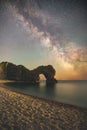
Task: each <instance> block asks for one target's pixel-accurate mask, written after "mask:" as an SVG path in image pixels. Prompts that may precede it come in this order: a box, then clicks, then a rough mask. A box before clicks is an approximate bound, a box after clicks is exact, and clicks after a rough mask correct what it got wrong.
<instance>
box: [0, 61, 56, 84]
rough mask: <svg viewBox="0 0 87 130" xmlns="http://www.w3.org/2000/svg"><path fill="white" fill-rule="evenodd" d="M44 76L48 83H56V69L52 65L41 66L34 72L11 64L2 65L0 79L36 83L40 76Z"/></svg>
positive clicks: (0, 64) (3, 63)
mask: <svg viewBox="0 0 87 130" xmlns="http://www.w3.org/2000/svg"><path fill="white" fill-rule="evenodd" d="M40 74H43V75H44V76H45V77H46V81H47V83H55V82H57V80H56V79H55V78H54V76H55V69H54V68H53V66H52V65H48V66H39V67H38V68H36V69H34V70H28V69H27V68H25V67H24V66H22V65H18V66H17V65H15V64H13V63H9V62H2V63H0V79H4V80H15V81H25V82H31V83H36V82H39V80H40V78H39V75H40Z"/></svg>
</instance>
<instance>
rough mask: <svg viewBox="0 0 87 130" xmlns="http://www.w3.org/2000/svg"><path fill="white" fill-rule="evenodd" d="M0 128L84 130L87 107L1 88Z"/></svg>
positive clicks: (16, 129) (86, 124)
mask: <svg viewBox="0 0 87 130" xmlns="http://www.w3.org/2000/svg"><path fill="white" fill-rule="evenodd" d="M0 130H87V109H84V108H80V107H75V106H72V105H67V104H62V103H57V102H51V101H49V100H44V99H40V98H38V97H33V96H28V95H24V94H21V93H17V92H13V91H11V90H8V89H6V88H3V87H0Z"/></svg>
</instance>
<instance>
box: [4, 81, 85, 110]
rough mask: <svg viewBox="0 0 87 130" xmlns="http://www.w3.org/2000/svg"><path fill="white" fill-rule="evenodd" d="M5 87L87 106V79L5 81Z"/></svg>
mask: <svg viewBox="0 0 87 130" xmlns="http://www.w3.org/2000/svg"><path fill="white" fill-rule="evenodd" d="M4 87H6V88H9V89H12V90H14V91H17V92H21V93H24V94H27V95H33V96H38V97H40V98H45V99H49V100H52V101H57V102H61V103H66V104H71V105H75V106H80V107H84V108H87V80H86V81H83V80H76V81H58V83H56V84H46V81H40V83H39V84H29V83H16V82H13V83H5V84H4Z"/></svg>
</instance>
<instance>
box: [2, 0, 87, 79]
mask: <svg viewBox="0 0 87 130" xmlns="http://www.w3.org/2000/svg"><path fill="white" fill-rule="evenodd" d="M86 8H87V2H86V0H0V62H2V61H8V62H13V63H15V64H17V65H18V64H22V65H24V66H26V67H27V68H28V69H30V70H31V69H34V68H36V67H38V66H40V65H49V64H50V65H53V67H54V68H55V70H56V76H55V77H56V78H57V79H60V80H77V79H80V80H87V11H86V10H87V9H86Z"/></svg>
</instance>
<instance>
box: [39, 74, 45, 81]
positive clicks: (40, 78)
mask: <svg viewBox="0 0 87 130" xmlns="http://www.w3.org/2000/svg"><path fill="white" fill-rule="evenodd" d="M39 80H40V81H46V80H47V79H46V77H45V75H44V74H39Z"/></svg>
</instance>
